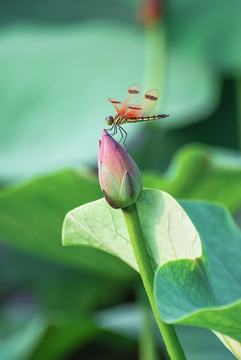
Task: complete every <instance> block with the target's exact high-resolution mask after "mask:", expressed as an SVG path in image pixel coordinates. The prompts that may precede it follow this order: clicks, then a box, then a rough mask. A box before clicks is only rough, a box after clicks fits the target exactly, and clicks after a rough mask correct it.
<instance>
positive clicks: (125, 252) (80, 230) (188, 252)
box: [63, 189, 201, 270]
mask: <svg viewBox="0 0 241 360" xmlns="http://www.w3.org/2000/svg"><path fill="white" fill-rule="evenodd" d="M137 206H138V212H139V216H140V221H141V224H142V230H143V233H144V236H145V238H146V240H147V247H148V253H149V256H150V258H151V261H152V265H153V269H156V268H157V267H158V266H159V265H160V264H162V263H165V262H166V261H169V260H173V259H178V258H186V257H188V258H190V259H195V258H196V257H198V256H200V255H201V243H200V239H199V236H198V234H197V232H196V230H195V228H194V226H193V224H192V222H191V221H190V219H189V218H188V216H187V215H186V213H185V212H184V211H183V209H182V208H181V206H180V205H179V204H178V203H177V202H176V201H175V200H174V199H173V198H172V197H171V196H170V195H168V194H167V193H165V192H162V191H158V190H148V189H146V190H144V191H143V193H142V195H141V198H140V200H139V201H138V203H137ZM173 221H174V223H173ZM172 224H174V226H173V225H172ZM180 232H182V233H183V234H186V243H185V246H183V244H181V243H180V241H179V236H180ZM160 239H162V241H160ZM63 244H64V245H87V246H90V247H95V248H98V249H100V250H103V251H106V252H108V253H110V254H112V255H115V256H117V257H119V258H120V259H122V260H123V261H124V262H126V263H127V264H129V265H130V266H131V267H133V268H134V269H135V270H137V264H136V260H135V256H134V253H133V249H132V246H131V242H130V239H129V235H128V232H127V229H126V225H125V221H124V217H123V215H122V212H121V210H115V209H113V208H111V207H110V206H109V205H108V204H107V202H106V201H105V200H104V199H101V200H97V201H95V202H92V203H89V204H85V205H82V206H80V207H78V208H76V209H74V210H72V211H70V212H69V213H68V214H67V215H66V217H65V220H64V224H63ZM174 244H175V249H174Z"/></svg>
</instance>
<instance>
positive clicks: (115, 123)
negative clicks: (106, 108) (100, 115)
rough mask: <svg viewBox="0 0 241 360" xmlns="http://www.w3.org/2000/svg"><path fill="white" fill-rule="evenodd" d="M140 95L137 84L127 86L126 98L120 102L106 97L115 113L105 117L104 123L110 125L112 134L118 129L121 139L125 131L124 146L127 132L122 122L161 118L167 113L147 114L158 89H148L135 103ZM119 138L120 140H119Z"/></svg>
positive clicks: (153, 103)
mask: <svg viewBox="0 0 241 360" xmlns="http://www.w3.org/2000/svg"><path fill="white" fill-rule="evenodd" d="M139 97H140V86H139V85H131V86H129V88H128V92H127V98H126V100H125V102H121V101H118V100H115V99H108V100H109V101H110V102H111V104H113V105H114V107H115V109H116V111H117V114H116V115H115V116H114V117H113V116H108V117H107V118H106V124H107V125H109V126H111V128H110V129H109V131H112V130H113V133H112V135H116V134H117V130H118V129H119V131H120V133H121V140H122V139H123V132H124V133H125V138H124V141H123V143H124V146H125V147H126V144H125V141H126V138H127V132H126V131H125V130H124V129H123V127H121V125H122V124H125V123H133V122H139V121H149V120H156V119H162V118H165V117H167V116H169V115H167V114H161V115H151V116H149V115H148V114H149V113H150V111H151V110H152V109H153V108H154V106H155V105H156V102H157V100H158V91H157V90H149V91H147V92H146V93H145V95H144V96H143V98H142V99H141V101H140V102H139V103H138V104H137V105H133V104H135V103H136V102H137V101H138V100H139ZM121 140H120V141H121Z"/></svg>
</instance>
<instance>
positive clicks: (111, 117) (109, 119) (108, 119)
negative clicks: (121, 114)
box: [105, 116, 114, 126]
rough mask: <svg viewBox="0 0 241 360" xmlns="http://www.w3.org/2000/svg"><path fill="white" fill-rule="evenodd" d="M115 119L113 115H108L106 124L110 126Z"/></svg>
mask: <svg viewBox="0 0 241 360" xmlns="http://www.w3.org/2000/svg"><path fill="white" fill-rule="evenodd" d="M113 121H114V119H113V116H108V117H107V118H106V120H105V122H106V124H107V125H109V126H111V125H112V124H113Z"/></svg>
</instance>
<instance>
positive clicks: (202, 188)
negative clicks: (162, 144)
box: [143, 144, 241, 212]
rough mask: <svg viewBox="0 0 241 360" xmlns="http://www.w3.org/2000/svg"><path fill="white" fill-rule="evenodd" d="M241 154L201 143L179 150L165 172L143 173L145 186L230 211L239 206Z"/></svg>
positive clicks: (240, 200) (240, 198) (240, 202)
mask: <svg viewBox="0 0 241 360" xmlns="http://www.w3.org/2000/svg"><path fill="white" fill-rule="evenodd" d="M240 183H241V156H240V155H239V154H238V153H236V152H232V151H227V150H221V149H213V148H210V147H207V146H204V145H201V144H193V145H188V146H185V147H183V148H182V149H180V150H179V151H178V152H177V153H176V155H175V157H174V158H173V160H172V162H171V164H170V167H169V169H168V170H167V172H166V173H164V174H160V173H159V174H158V172H155V173H154V172H151V171H149V172H144V173H143V184H144V186H146V187H150V188H155V189H160V190H164V191H167V192H168V193H169V194H171V195H172V196H173V197H174V198H179V199H199V200H208V201H214V202H218V203H221V204H223V205H225V206H227V207H228V208H229V209H230V210H231V211H232V212H234V211H236V210H237V209H238V208H240V206H241V186H240Z"/></svg>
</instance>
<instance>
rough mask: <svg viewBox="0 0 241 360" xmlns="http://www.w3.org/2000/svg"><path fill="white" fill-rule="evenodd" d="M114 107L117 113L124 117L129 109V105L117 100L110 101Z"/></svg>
mask: <svg viewBox="0 0 241 360" xmlns="http://www.w3.org/2000/svg"><path fill="white" fill-rule="evenodd" d="M108 100H109V101H110V102H111V104H112V105H114V108H115V109H116V111H117V113H118V114H120V115H124V114H125V113H126V111H127V109H128V105H127V104H126V103H123V102H121V101H118V100H115V99H108Z"/></svg>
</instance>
